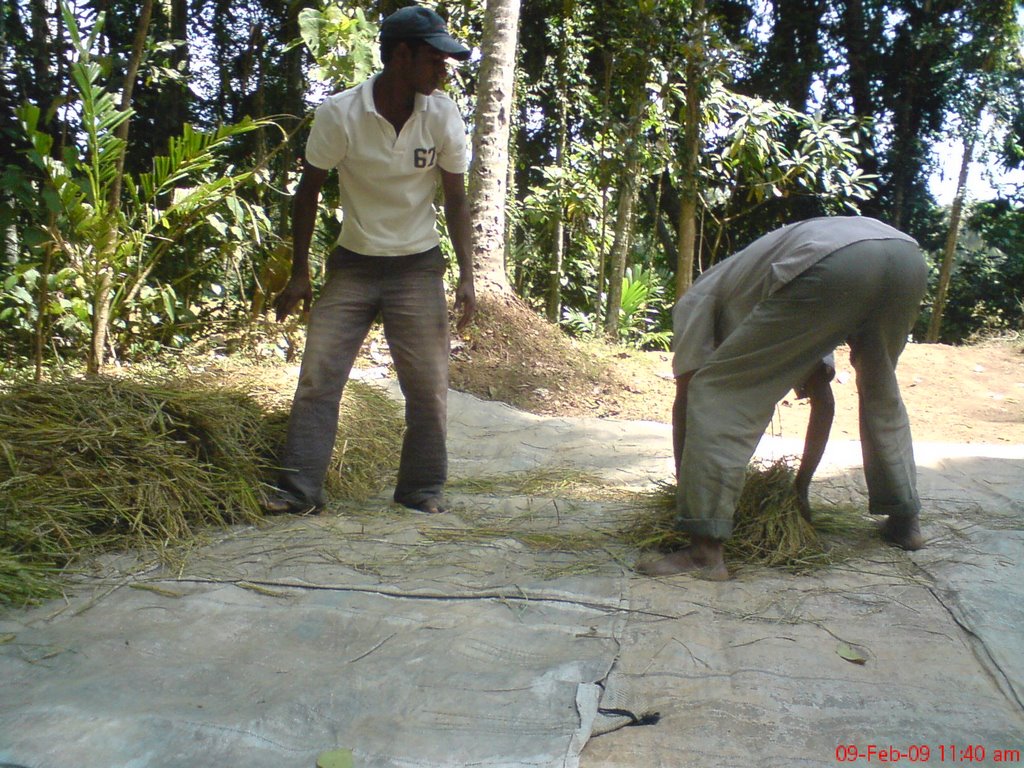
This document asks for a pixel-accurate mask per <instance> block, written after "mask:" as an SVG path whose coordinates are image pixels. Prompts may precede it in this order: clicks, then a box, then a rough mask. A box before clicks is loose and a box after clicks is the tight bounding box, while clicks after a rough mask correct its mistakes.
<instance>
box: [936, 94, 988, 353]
mask: <svg viewBox="0 0 1024 768" xmlns="http://www.w3.org/2000/svg"><path fill="white" fill-rule="evenodd" d="M979 116H980V113H979ZM975 125H977V122H975ZM976 137H977V131H975V130H972V131H971V132H970V134H969V135H968V137H967V139H966V140H965V142H964V156H963V160H962V161H961V162H960V176H959V178H958V179H957V182H956V195H955V196H954V197H953V205H952V207H951V208H950V211H949V232H948V233H947V234H946V246H945V248H944V249H943V252H942V268H941V269H940V270H939V283H938V286H936V289H935V300H934V302H933V303H932V316H931V319H930V320H929V321H928V331H927V333H926V334H925V337H924V340H925V341H926V342H928V343H930V344H934V343H935V342H937V341H938V340H939V332H940V331H941V330H942V313H943V312H944V311H945V309H946V294H947V293H948V292H949V282H950V279H951V277H952V275H953V261H954V260H955V258H956V243H957V240H958V239H959V237H960V218H961V215H962V214H963V210H964V197H965V196H966V194H967V173H968V171H969V170H970V167H971V157H972V155H973V154H974V142H975V139H976Z"/></svg>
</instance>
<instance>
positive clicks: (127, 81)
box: [93, 0, 153, 363]
mask: <svg viewBox="0 0 1024 768" xmlns="http://www.w3.org/2000/svg"><path fill="white" fill-rule="evenodd" d="M152 18H153V0H144V2H143V4H142V10H141V11H140V13H139V24H138V26H137V27H136V28H135V40H134V41H133V43H132V56H131V58H130V59H129V60H128V69H127V70H126V71H125V74H124V83H123V85H122V86H121V104H120V105H119V108H120V109H121V110H125V109H129V108H130V107H131V105H132V92H133V91H134V90H135V78H136V77H137V76H138V74H139V66H140V65H141V64H142V54H143V52H144V51H145V49H146V36H147V35H148V34H149V22H150V19H152ZM130 127H131V120H125V121H124V122H123V123H121V124H120V125H119V126H117V131H116V132H115V135H116V136H117V138H119V139H120V140H121V141H127V140H128V129H129V128H130ZM126 154H127V147H125V148H124V149H122V150H121V156H120V157H119V158H118V159H117V175H116V176H115V177H114V183H113V184H111V185H110V197H109V199H108V201H107V202H108V204H109V206H110V209H111V213H112V215H115V216H116V215H117V211H118V209H119V208H120V207H121V184H122V182H123V180H124V161H125V155H126ZM93 319H94V320H97V319H98V318H96V317H94V318H93ZM101 363H102V358H101Z"/></svg>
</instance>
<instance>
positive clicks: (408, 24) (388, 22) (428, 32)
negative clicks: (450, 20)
mask: <svg viewBox="0 0 1024 768" xmlns="http://www.w3.org/2000/svg"><path fill="white" fill-rule="evenodd" d="M380 39H381V40H423V41H425V42H426V43H428V44H429V45H431V46H432V47H434V48H437V50H439V51H441V52H443V53H446V54H448V55H449V56H451V57H452V58H453V59H458V60H459V61H465V60H466V59H468V58H469V53H470V51H469V48H467V47H466V46H464V45H463V44H462V43H460V42H459V41H458V40H456V39H455V38H453V37H452V36H451V35H449V34H448V26H447V25H446V24H445V22H444V19H442V18H441V17H440V16H438V15H437V14H436V13H434V12H433V11H432V10H430V9H429V8H424V7H423V6H422V5H410V6H408V7H406V8H401V9H399V10H397V11H395V12H394V13H392V14H391V15H390V16H388V17H387V18H386V19H384V21H382V22H381V24H380Z"/></svg>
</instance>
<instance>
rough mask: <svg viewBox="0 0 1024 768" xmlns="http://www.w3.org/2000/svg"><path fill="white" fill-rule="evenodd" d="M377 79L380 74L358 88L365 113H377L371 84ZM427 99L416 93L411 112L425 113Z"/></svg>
mask: <svg viewBox="0 0 1024 768" xmlns="http://www.w3.org/2000/svg"><path fill="white" fill-rule="evenodd" d="M378 77H380V72H378V73H377V74H376V75H374V76H373V77H371V78H370V79H369V80H366V81H364V82H363V84H362V85H361V86H360V89H361V90H362V94H361V96H362V100H363V108H364V109H365V110H366V111H367V112H373V113H376V112H377V105H376V104H374V103H373V83H374V81H376V79H377V78H378ZM428 98H429V97H427V96H424V95H423V94H422V93H417V94H416V101H415V102H414V104H413V111H414V112H426V110H427V103H428V102H427V99H428Z"/></svg>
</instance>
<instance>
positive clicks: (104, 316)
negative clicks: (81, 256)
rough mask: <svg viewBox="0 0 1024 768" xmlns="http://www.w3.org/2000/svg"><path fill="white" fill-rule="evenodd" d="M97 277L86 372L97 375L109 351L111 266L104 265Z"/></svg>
mask: <svg viewBox="0 0 1024 768" xmlns="http://www.w3.org/2000/svg"><path fill="white" fill-rule="evenodd" d="M100 270H101V271H100V274H99V275H98V277H97V281H96V282H97V286H96V296H95V298H94V299H93V304H92V342H91V344H90V345H89V358H88V360H87V361H86V367H85V372H86V373H87V374H88V375H89V376H95V375H97V374H98V373H99V372H100V370H102V368H103V361H104V360H105V359H106V350H107V329H108V328H109V327H110V299H111V292H112V290H113V289H112V282H113V279H112V277H111V273H110V267H109V265H102V266H101V268H100Z"/></svg>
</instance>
